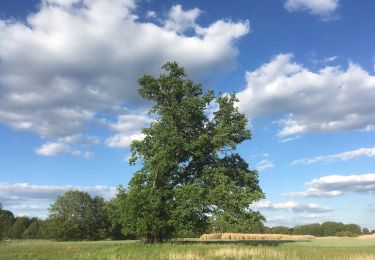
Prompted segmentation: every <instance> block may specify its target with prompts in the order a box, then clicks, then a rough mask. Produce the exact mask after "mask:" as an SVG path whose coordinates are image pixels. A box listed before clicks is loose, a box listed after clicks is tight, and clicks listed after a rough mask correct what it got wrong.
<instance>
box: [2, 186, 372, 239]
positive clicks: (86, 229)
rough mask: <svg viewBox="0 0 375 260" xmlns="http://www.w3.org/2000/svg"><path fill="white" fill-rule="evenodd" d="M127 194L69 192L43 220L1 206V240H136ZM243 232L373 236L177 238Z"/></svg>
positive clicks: (350, 230)
mask: <svg viewBox="0 0 375 260" xmlns="http://www.w3.org/2000/svg"><path fill="white" fill-rule="evenodd" d="M124 196H126V192H125V190H124V189H121V188H120V189H119V192H118V194H117V196H116V197H115V198H114V199H113V200H111V201H109V202H108V201H105V200H104V199H103V198H102V197H100V196H96V197H92V196H90V195H89V194H88V193H87V192H82V191H68V192H66V193H64V194H63V195H61V196H59V197H58V198H57V199H56V202H55V203H54V204H53V205H51V207H50V209H49V216H48V218H46V219H45V220H42V219H38V218H29V217H27V216H21V217H15V216H14V215H13V213H12V212H11V211H9V210H5V209H3V208H2V206H1V204H0V240H2V239H55V240H65V241H66V240H102V239H113V240H116V239H137V237H136V235H134V234H132V233H131V232H129V230H132V229H133V228H134V227H133V225H134V224H133V223H125V222H124V217H123V216H124V214H126V212H125V211H126V210H128V209H127V207H125V205H124V204H123V199H124ZM231 229H233V232H243V233H265V234H288V235H313V236H358V235H362V234H370V233H375V230H372V231H371V232H370V231H369V230H368V229H367V228H363V229H361V227H360V226H359V225H356V224H343V223H340V222H325V223H322V224H309V225H300V226H296V227H294V228H289V227H285V226H277V227H272V228H269V227H265V226H264V225H263V224H262V223H257V224H256V225H254V226H251V227H243V226H241V227H237V228H236V227H233V226H232V228H230V229H228V227H227V226H225V223H224V224H223V226H220V224H219V225H218V223H215V224H212V226H211V227H210V229H209V230H201V231H199V230H193V229H192V228H191V227H189V226H181V227H180V229H179V230H178V235H179V237H198V236H200V235H201V234H202V233H204V232H215V231H218V232H220V231H224V232H230V231H231Z"/></svg>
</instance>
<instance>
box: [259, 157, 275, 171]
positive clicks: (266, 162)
mask: <svg viewBox="0 0 375 260" xmlns="http://www.w3.org/2000/svg"><path fill="white" fill-rule="evenodd" d="M273 167H275V166H274V165H273V163H272V162H271V161H269V160H267V159H264V160H261V161H260V162H259V163H258V165H257V167H256V169H257V170H258V171H259V172H262V171H265V170H267V169H270V168H273Z"/></svg>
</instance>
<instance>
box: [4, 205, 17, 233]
mask: <svg viewBox="0 0 375 260" xmlns="http://www.w3.org/2000/svg"><path fill="white" fill-rule="evenodd" d="M14 221H15V220H14V215H13V213H12V212H10V211H9V210H4V209H3V208H2V206H1V204H0V240H2V239H4V238H7V234H8V233H9V230H10V228H11V227H12V225H13V223H14Z"/></svg>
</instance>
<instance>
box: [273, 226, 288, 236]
mask: <svg viewBox="0 0 375 260" xmlns="http://www.w3.org/2000/svg"><path fill="white" fill-rule="evenodd" d="M269 233H270V234H285V235H290V234H291V233H292V232H291V229H290V228H288V227H284V226H276V227H272V228H271V229H270V232H269Z"/></svg>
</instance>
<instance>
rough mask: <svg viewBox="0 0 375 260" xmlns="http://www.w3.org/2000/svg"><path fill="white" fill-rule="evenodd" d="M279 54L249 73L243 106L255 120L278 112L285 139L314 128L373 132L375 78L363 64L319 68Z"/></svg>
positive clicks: (278, 121) (274, 115) (275, 115)
mask: <svg viewBox="0 0 375 260" xmlns="http://www.w3.org/2000/svg"><path fill="white" fill-rule="evenodd" d="M292 58H293V57H292V55H291V54H279V55H277V56H276V57H274V58H273V59H272V60H271V61H270V62H269V63H266V64H263V65H262V66H261V67H260V68H258V69H256V70H255V71H251V72H247V73H246V81H247V86H246V89H244V90H243V91H240V92H239V93H238V98H239V103H238V107H239V109H240V111H241V112H244V113H246V115H247V116H248V117H249V118H251V119H253V118H255V117H257V116H264V115H268V116H273V117H276V118H277V123H278V125H280V127H281V129H280V130H279V132H278V134H277V135H278V137H280V138H282V139H284V138H287V137H290V136H295V135H299V134H303V133H309V132H334V131H343V130H368V131H370V130H372V129H373V128H374V125H375V114H374V112H373V111H375V102H373V101H374V100H375V76H373V75H370V74H369V73H368V72H367V71H365V70H364V69H363V68H361V67H360V66H359V65H356V64H354V63H349V65H348V67H347V68H346V69H342V68H340V67H331V66H327V67H324V68H322V69H321V70H319V71H317V72H313V71H310V70H308V69H307V68H305V67H303V66H302V65H301V64H297V63H296V62H293V60H292Z"/></svg>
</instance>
